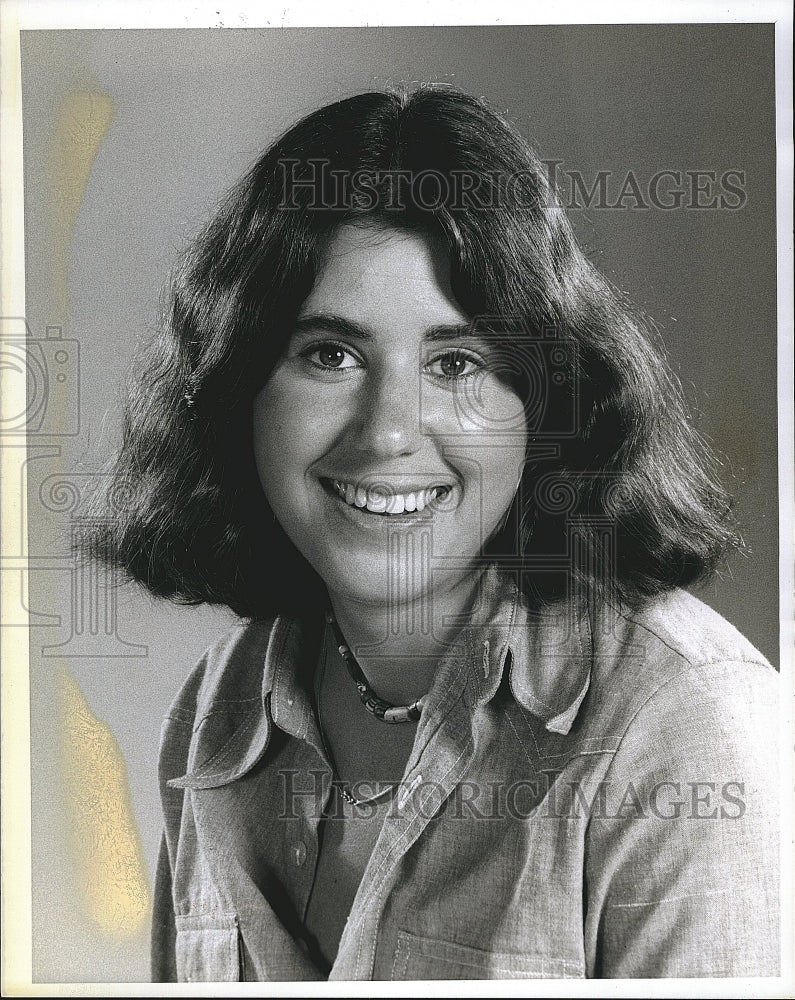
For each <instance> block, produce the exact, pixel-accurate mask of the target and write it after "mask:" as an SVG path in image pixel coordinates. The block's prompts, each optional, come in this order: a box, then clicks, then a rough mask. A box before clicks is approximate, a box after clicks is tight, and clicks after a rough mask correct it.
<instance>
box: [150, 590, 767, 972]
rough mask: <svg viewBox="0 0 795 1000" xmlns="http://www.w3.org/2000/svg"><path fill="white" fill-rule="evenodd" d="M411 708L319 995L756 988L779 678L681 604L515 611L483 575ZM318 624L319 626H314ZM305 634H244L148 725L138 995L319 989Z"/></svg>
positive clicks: (221, 648)
mask: <svg viewBox="0 0 795 1000" xmlns="http://www.w3.org/2000/svg"><path fill="white" fill-rule="evenodd" d="M480 608H481V610H480V616H479V618H478V619H477V623H476V624H473V625H472V626H471V627H466V628H464V629H462V631H461V633H460V636H459V638H458V640H457V642H456V644H455V645H454V646H453V647H451V648H450V649H449V651H448V653H447V654H446V655H445V657H444V658H443V660H442V662H441V665H440V667H439V669H438V671H437V674H436V677H435V680H434V684H433V687H432V689H431V691H430V692H429V695H428V698H427V701H426V704H425V707H424V709H423V713H422V717H421V719H420V722H419V724H418V728H417V734H416V739H415V743H414V748H413V751H412V753H411V756H410V758H409V760H408V763H407V765H406V770H405V773H404V776H403V781H402V784H401V785H400V786H399V788H398V790H397V792H396V794H395V796H394V798H393V799H392V801H391V803H390V804H389V807H388V810H387V815H386V817H385V819H384V821H383V826H382V827H381V829H380V832H379V834H378V838H377V840H376V842H375V846H374V848H373V851H372V854H371V856H370V858H369V862H368V863H367V866H366V869H365V871H364V875H363V878H362V880H361V883H360V885H359V889H358V892H357V894H356V897H355V900H354V903H353V907H352V910H351V912H350V915H349V917H348V921H347V924H346V926H345V929H344V932H343V934H342V938H341V941H340V944H339V950H338V953H337V956H336V960H335V961H334V964H333V967H332V968H331V972H330V976H329V978H330V979H332V980H360V979H361V980H367V979H374V980H404V979H409V980H427V979H487V978H497V979H501V978H502V979H515V978H519V979H521V978H569V977H633V976H635V977H656V976H683V977H686V976H776V975H779V974H780V968H779V924H778V921H779V875H778V854H779V823H778V817H777V800H778V787H777V781H778V778H777V775H778V766H777V760H776V750H777V742H778V740H777V735H776V730H777V719H778V707H777V688H778V684H777V680H778V677H777V674H776V673H775V671H774V670H773V669H772V668H771V667H770V665H769V664H768V663H767V662H766V661H765V660H764V658H763V657H762V656H761V654H760V653H758V652H757V651H756V650H755V649H754V648H753V646H751V645H750V644H749V643H748V642H747V640H745V639H744V638H743V637H742V636H741V635H740V634H739V633H738V632H737V631H736V629H734V628H733V627H732V626H731V625H730V624H729V623H728V622H726V621H725V620H724V619H723V618H721V617H720V616H719V615H718V614H717V613H716V612H714V611H713V610H711V609H710V608H708V607H707V606H706V605H704V604H702V603H701V602H700V601H698V600H697V599H696V598H694V597H693V596H691V595H690V594H688V593H685V592H683V591H675V592H673V593H670V594H668V595H665V596H663V597H661V598H658V599H655V600H654V601H652V602H651V603H650V604H649V605H648V606H647V607H646V608H645V609H644V610H643V611H642V612H636V613H634V614H631V613H629V612H627V611H626V610H622V609H620V608H619V609H616V608H613V607H608V606H607V605H604V606H602V607H601V608H600V610H599V611H598V613H597V612H594V611H593V610H591V611H590V612H588V613H585V612H577V611H575V610H574V606H573V605H572V604H570V603H562V604H561V605H559V606H553V607H547V608H545V609H544V610H542V611H531V609H530V608H529V607H528V605H527V602H526V601H525V599H524V598H523V597H522V596H521V595H520V593H519V592H518V590H517V588H516V586H515V585H514V584H513V582H512V581H511V580H510V579H508V578H506V577H502V576H500V575H499V574H498V573H497V572H496V570H491V571H490V572H489V573H488V574H487V576H486V585H485V586H484V590H483V594H482V601H481V605H480ZM318 617H320V615H318ZM317 650H318V646H317V642H316V641H315V638H314V633H313V632H312V628H311V625H309V624H308V623H306V622H301V621H297V620H288V619H285V618H282V617H278V618H276V619H275V620H273V621H267V622H256V623H251V624H245V625H241V626H240V627H239V628H238V629H236V630H235V631H234V632H233V633H232V634H231V635H230V636H228V637H226V638H225V639H224V640H223V641H222V642H219V643H218V644H217V645H216V646H214V647H213V648H212V649H210V650H209V651H208V652H207V653H206V654H205V656H204V657H203V659H202V660H201V662H200V663H199V665H198V666H197V668H196V670H195V671H194V672H193V673H192V675H191V676H190V678H189V679H188V681H187V682H186V684H185V686H184V687H183V689H182V691H181V692H180V694H179V696H178V697H177V699H176V701H175V703H174V705H173V707H172V708H171V710H170V712H169V715H168V717H167V719H166V722H165V725H164V730H163V739H162V747H161V758H160V780H161V794H162V802H163V810H164V816H165V833H164V838H163V844H162V849H161V857H160V863H159V867H158V875H157V884H156V893H155V913H154V921H153V942H152V943H153V949H152V971H153V979H154V980H155V981H175V980H179V981H187V982H196V981H235V980H269V981H294V980H313V979H315V980H317V979H322V978H324V976H323V975H322V974H321V972H320V971H319V969H318V967H317V965H316V964H315V963H314V962H313V961H312V958H311V956H310V946H309V945H308V943H307V940H306V933H305V930H304V918H305V914H306V909H307V905H308V901H309V896H310V893H311V890H312V885H313V880H314V870H315V865H316V863H317V858H318V839H319V838H318V834H319V825H320V822H321V816H322V810H323V809H324V808H325V807H326V806H327V805H328V803H329V797H330V794H331V791H332V789H331V782H332V780H333V779H332V773H331V769H330V766H329V763H328V761H327V759H326V756H325V754H324V752H323V748H322V742H321V739H320V735H319V732H318V727H317V722H316V718H315V713H314V710H313V702H312V699H311V695H310V692H311V676H312V672H313V670H314V666H315V659H316V657H317Z"/></svg>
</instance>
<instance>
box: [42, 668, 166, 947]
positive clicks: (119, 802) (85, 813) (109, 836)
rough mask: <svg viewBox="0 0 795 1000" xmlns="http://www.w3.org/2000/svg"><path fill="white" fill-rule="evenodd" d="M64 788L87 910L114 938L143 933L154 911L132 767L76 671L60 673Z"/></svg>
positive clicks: (74, 851)
mask: <svg viewBox="0 0 795 1000" xmlns="http://www.w3.org/2000/svg"><path fill="white" fill-rule="evenodd" d="M61 739H62V752H61V756H60V763H61V769H62V780H63V791H64V795H65V801H66V818H67V823H68V835H69V842H70V847H71V855H72V859H73V862H74V863H75V867H76V870H77V876H78V883H79V891H80V895H81V901H82V905H83V909H84V910H85V912H86V914H87V915H88V916H89V918H90V919H91V920H92V921H93V922H94V923H95V924H96V925H97V926H98V927H99V928H100V929H101V930H103V931H104V932H105V933H107V934H108V935H110V936H112V937H114V938H117V939H118V938H127V937H132V936H134V935H136V934H138V933H139V932H140V931H141V930H142V929H143V927H144V925H145V923H146V921H147V919H148V917H149V912H150V908H151V893H150V889H149V879H148V876H147V872H146V862H145V860H144V853H143V847H142V845H141V839H140V835H139V833H138V828H137V826H136V824H135V819H134V815H133V809H132V801H131V798H130V789H129V783H128V780H127V768H126V765H125V763H124V757H123V756H122V753H121V750H120V748H119V745H118V743H117V741H116V738H115V736H114V735H113V733H112V731H111V729H110V727H109V726H108V725H107V724H106V723H104V722H102V721H101V720H100V719H98V718H97V717H96V716H95V715H94V713H93V712H92V711H91V708H90V706H89V704H88V702H87V701H86V698H85V695H84V694H83V692H82V690H81V689H80V685H79V684H78V683H77V681H76V680H75V678H74V676H73V674H72V673H71V671H70V670H69V669H68V668H67V667H66V666H63V667H62V670H61Z"/></svg>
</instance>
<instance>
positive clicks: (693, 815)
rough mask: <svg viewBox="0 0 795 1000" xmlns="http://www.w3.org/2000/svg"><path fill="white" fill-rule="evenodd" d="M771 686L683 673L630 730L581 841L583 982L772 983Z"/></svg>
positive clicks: (707, 670)
mask: <svg viewBox="0 0 795 1000" xmlns="http://www.w3.org/2000/svg"><path fill="white" fill-rule="evenodd" d="M777 679H778V678H777V675H776V674H775V672H774V671H773V670H772V669H770V668H769V667H763V666H761V665H756V664H752V663H731V664H726V663H721V664H708V665H704V666H700V667H692V668H690V669H688V670H686V671H684V672H683V673H682V674H680V675H679V676H678V677H676V678H674V679H673V680H670V681H668V682H667V683H665V684H663V685H661V687H660V688H658V690H657V691H656V692H655V693H654V694H653V695H652V696H651V697H650V698H649V699H648V700H647V701H646V703H645V704H644V705H643V707H642V708H641V710H640V711H639V712H638V713H637V715H636V716H635V718H634V719H633V721H632V723H631V724H630V726H629V728H628V729H627V731H626V733H625V734H624V736H623V738H622V740H621V742H620V744H619V747H618V750H617V751H616V753H615V755H614V757H613V760H612V762H611V764H610V766H609V768H608V770H607V773H606V777H605V782H604V785H605V787H604V789H603V793H604V794H603V796H602V797H601V799H600V803H599V805H600V807H599V808H598V809H597V810H595V811H593V812H592V813H591V819H590V823H589V827H588V833H587V843H586V859H585V896H586V899H585V905H586V927H585V931H586V934H585V936H586V959H587V963H588V974H589V975H591V976H597V977H603V978H625V977H658V976H666V977H674V976H677V977H696V976H702V977H703V976H714V977H725V976H749V977H750V976H778V975H780V958H779V952H780V937H779V838H780V833H779V829H780V828H779V820H778V809H777V805H778V798H779V788H778V774H779V770H778V765H777V746H778V740H777V719H778V706H777V683H776V682H777Z"/></svg>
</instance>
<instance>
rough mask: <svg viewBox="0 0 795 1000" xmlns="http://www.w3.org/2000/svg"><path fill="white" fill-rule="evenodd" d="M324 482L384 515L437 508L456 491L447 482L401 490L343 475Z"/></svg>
mask: <svg viewBox="0 0 795 1000" xmlns="http://www.w3.org/2000/svg"><path fill="white" fill-rule="evenodd" d="M322 482H323V485H324V486H325V487H326V489H327V490H329V491H331V492H333V493H335V494H336V495H337V496H338V497H339V498H340V499H341V500H342V501H343V502H344V503H345V504H347V506H348V507H354V508H358V509H359V510H361V511H362V512H367V513H368V514H375V515H380V516H382V517H398V516H400V515H401V514H421V513H422V512H423V511H425V510H426V509H427V510H429V511H434V510H436V509H438V507H439V505H440V504H441V503H442V502H443V501H444V500H445V499H446V498H447V497H449V495H450V493H451V492H452V486H450V485H448V484H446V483H439V484H437V485H432V486H425V487H420V486H417V487H412V488H411V489H410V490H406V491H405V492H401V493H398V492H393V491H390V490H389V488H388V487H385V486H369V487H368V486H363V485H361V484H357V483H349V482H345V481H344V480H341V479H325V480H322Z"/></svg>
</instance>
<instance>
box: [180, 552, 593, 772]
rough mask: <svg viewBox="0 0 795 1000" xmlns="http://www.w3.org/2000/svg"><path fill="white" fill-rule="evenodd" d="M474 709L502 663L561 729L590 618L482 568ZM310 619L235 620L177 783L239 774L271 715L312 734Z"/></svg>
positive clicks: (578, 693) (471, 637)
mask: <svg viewBox="0 0 795 1000" xmlns="http://www.w3.org/2000/svg"><path fill="white" fill-rule="evenodd" d="M456 645H457V647H458V648H460V649H462V650H463V651H464V653H465V657H466V659H467V660H468V668H469V671H470V676H471V678H472V680H473V685H472V690H473V692H474V704H473V708H476V707H478V706H482V705H485V704H486V703H488V702H489V701H490V700H491V699H492V698H493V697H494V695H495V694H496V692H497V690H498V688H499V687H500V684H501V683H502V681H503V679H504V675H505V671H506V665H507V669H508V683H509V686H510V690H511V693H512V694H513V696H514V698H515V699H516V701H517V702H518V703H519V704H520V705H521V706H522V707H523V708H525V709H526V710H527V711H529V712H531V713H532V714H533V715H535V716H536V717H537V718H539V719H540V720H541V721H542V722H543V724H544V725H545V727H546V728H547V729H548V730H549V731H551V732H554V733H561V734H563V735H565V734H567V733H568V732H569V730H570V729H571V727H572V725H573V723H574V720H575V718H576V717H577V713H578V711H579V708H580V705H581V704H582V702H583V699H584V698H585V695H586V693H587V691H588V685H589V683H590V676H591V663H592V659H593V649H592V636H591V628H590V624H589V616H588V615H587V614H586V613H585V612H584V610H583V609H582V608H580V607H579V606H578V605H576V604H575V602H573V601H561V602H559V603H557V604H554V605H547V606H544V607H542V608H540V609H536V608H532V607H531V606H530V604H529V602H528V600H527V598H526V597H525V596H524V595H523V594H522V592H521V591H520V589H519V587H518V586H517V584H516V581H515V580H514V579H512V577H511V576H510V574H506V573H503V572H500V571H499V570H498V569H497V567H496V566H494V565H492V566H489V567H488V568H487V569H486V571H485V572H484V573H483V575H482V578H481V586H480V591H479V594H478V599H477V601H476V607H475V610H474V611H473V613H472V615H471V617H470V623H469V624H468V625H466V626H465V627H464V628H463V630H462V633H461V636H460V645H459V643H457V644H456ZM316 648H317V644H316V643H314V642H308V636H307V626H306V625H305V624H304V623H301V622H299V621H297V620H294V619H288V618H284V617H281V616H280V617H278V618H276V619H275V620H274V621H272V622H258V623H253V624H251V625H248V626H244V627H241V629H239V630H238V631H237V632H236V633H235V634H234V635H233V637H232V639H231V640H230V641H228V642H226V643H224V644H222V645H221V646H219V647H217V648H216V650H215V651H214V653H213V655H212V656H211V657H210V661H211V662H208V665H207V668H206V676H205V683H204V685H203V686H202V693H201V695H200V696H199V698H198V699H197V705H196V716H195V724H194V730H193V739H192V741H191V750H190V754H189V759H188V772H187V774H185V775H184V776H183V777H181V778H176V779H172V780H171V781H170V782H169V784H170V785H171V786H172V787H175V788H214V787H219V786H220V785H225V784H228V783H229V782H231V781H234V780H235V779H237V778H240V777H242V776H243V775H244V774H245V773H246V772H248V771H249V770H251V768H252V767H253V766H254V765H255V764H256V763H257V761H258V760H259V759H260V758H261V757H262V755H263V754H264V752H265V750H266V748H267V745H268V742H269V739H270V734H271V730H272V726H273V724H274V723H275V724H276V725H278V726H279V728H280V729H282V730H284V731H285V732H288V733H291V734H293V735H294V736H296V737H298V738H300V739H306V738H307V737H309V738H310V740H311V741H312V742H316V740H315V738H313V737H315V735H316V734H315V729H316V725H315V721H314V714H313V711H312V707H311V703H310V700H309V694H308V691H309V690H310V688H311V684H310V683H309V682H308V679H309V678H311V676H312V672H313V671H314V668H315V664H314V663H309V662H308V661H307V650H308V649H309V650H312V649H316Z"/></svg>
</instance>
